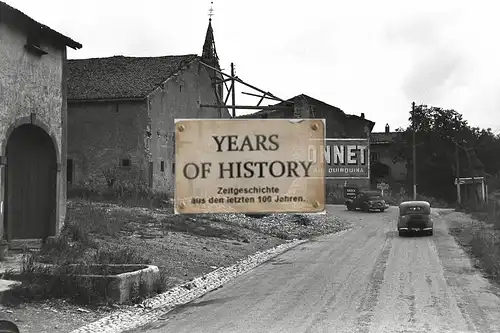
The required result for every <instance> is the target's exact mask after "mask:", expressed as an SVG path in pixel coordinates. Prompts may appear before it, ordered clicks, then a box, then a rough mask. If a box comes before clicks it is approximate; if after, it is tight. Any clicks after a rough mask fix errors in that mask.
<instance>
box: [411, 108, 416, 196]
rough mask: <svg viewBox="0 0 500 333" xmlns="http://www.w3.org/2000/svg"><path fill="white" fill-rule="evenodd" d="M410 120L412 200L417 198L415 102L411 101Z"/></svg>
mask: <svg viewBox="0 0 500 333" xmlns="http://www.w3.org/2000/svg"><path fill="white" fill-rule="evenodd" d="M411 122H412V127H413V133H412V137H413V144H412V145H413V200H417V145H416V142H415V141H416V140H415V131H416V130H417V126H416V125H415V102H413V103H411Z"/></svg>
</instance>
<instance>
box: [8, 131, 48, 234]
mask: <svg viewBox="0 0 500 333" xmlns="http://www.w3.org/2000/svg"><path fill="white" fill-rule="evenodd" d="M6 156H7V168H6V174H5V176H6V177H5V180H6V184H5V188H6V195H5V201H6V202H5V207H6V211H5V220H4V224H5V229H6V235H7V239H9V240H12V239H41V238H45V237H47V236H51V235H54V234H55V226H56V205H57V202H56V193H57V192H56V185H57V181H56V180H57V178H56V177H57V157H56V151H55V149H54V144H53V143H52V139H51V137H50V136H49V135H48V134H47V133H46V132H45V131H44V130H43V129H42V128H40V127H38V126H35V125H31V124H25V125H21V126H19V127H17V128H16V129H15V130H14V131H13V132H12V134H11V135H10V136H9V138H8V141H7V148H6Z"/></svg>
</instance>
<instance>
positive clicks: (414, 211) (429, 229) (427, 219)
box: [398, 201, 434, 236]
mask: <svg viewBox="0 0 500 333" xmlns="http://www.w3.org/2000/svg"><path fill="white" fill-rule="evenodd" d="M433 230H434V223H433V221H432V218H431V205H430V203H428V202H427V201H405V202H402V203H401V204H400V205H399V217H398V232H399V236H403V235H404V234H405V233H409V232H412V231H419V232H425V233H426V234H427V235H429V236H432V234H433Z"/></svg>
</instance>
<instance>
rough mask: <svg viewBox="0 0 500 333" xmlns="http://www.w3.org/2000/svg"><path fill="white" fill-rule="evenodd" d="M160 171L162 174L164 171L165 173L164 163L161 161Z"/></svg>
mask: <svg viewBox="0 0 500 333" xmlns="http://www.w3.org/2000/svg"><path fill="white" fill-rule="evenodd" d="M160 171H161V172H164V171H165V162H164V161H161V162H160Z"/></svg>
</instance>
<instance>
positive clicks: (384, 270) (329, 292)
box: [134, 206, 500, 333]
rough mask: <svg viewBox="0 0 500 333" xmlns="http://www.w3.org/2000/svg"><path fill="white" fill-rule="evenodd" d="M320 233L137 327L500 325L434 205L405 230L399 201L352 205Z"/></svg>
mask: <svg viewBox="0 0 500 333" xmlns="http://www.w3.org/2000/svg"><path fill="white" fill-rule="evenodd" d="M329 210H330V211H331V213H333V214H334V215H335V216H338V217H339V218H341V219H346V220H348V221H350V222H352V223H353V224H354V228H353V229H351V230H350V231H346V232H344V233H342V234H340V235H329V236H321V237H318V238H316V239H315V240H313V241H311V242H308V243H305V244H303V245H299V246H298V247H296V248H294V249H292V250H290V251H288V252H286V253H284V254H283V255H281V256H279V257H277V258H275V259H273V260H271V261H270V262H268V263H265V264H263V265H261V266H259V267H258V268H256V269H254V270H253V271H251V272H249V273H247V274H245V275H242V276H240V277H238V278H236V279H235V280H233V281H232V282H229V283H228V284H226V285H225V286H224V288H222V289H219V290H216V291H214V292H212V293H209V294H207V295H205V296H204V297H202V298H200V299H198V300H196V301H193V302H191V303H189V304H187V305H185V306H182V307H179V308H177V309H176V310H174V311H172V312H170V313H168V314H166V315H165V316H164V317H163V318H162V319H161V320H158V321H156V322H154V323H151V324H148V325H147V326H145V327H142V328H141V329H138V330H135V331H134V332H165V333H166V332H179V333H182V332H189V333H196V332H205V333H208V332H217V333H220V332H349V333H350V332H454V333H457V332H500V298H499V297H498V296H497V295H498V294H497V289H496V288H495V287H494V286H492V285H491V284H490V283H489V282H488V281H487V280H486V279H484V278H483V277H482V275H481V274H480V273H479V272H478V271H477V270H476V269H475V268H474V267H473V265H472V264H471V260H470V259H469V258H468V256H467V255H466V254H465V253H464V251H463V250H462V249H461V247H460V246H459V245H458V244H457V243H456V242H455V240H454V238H453V236H451V235H450V234H449V233H448V226H447V224H448V223H447V221H446V220H445V218H446V216H441V215H438V214H436V213H434V214H433V215H434V218H435V231H434V236H432V237H404V238H400V237H399V236H398V235H397V232H396V224H395V221H396V218H397V215H396V214H397V209H396V208H394V207H391V208H390V209H389V210H388V211H387V212H385V213H363V212H348V211H346V210H345V208H344V207H343V206H330V208H329Z"/></svg>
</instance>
